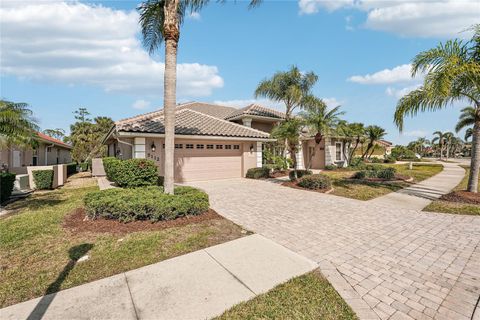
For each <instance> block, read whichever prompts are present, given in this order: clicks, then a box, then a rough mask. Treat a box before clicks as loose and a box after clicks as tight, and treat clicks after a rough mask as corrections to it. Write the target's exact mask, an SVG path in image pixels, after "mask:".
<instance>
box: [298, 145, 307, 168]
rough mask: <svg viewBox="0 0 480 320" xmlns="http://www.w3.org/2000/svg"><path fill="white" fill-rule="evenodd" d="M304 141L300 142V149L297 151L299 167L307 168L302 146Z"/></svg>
mask: <svg viewBox="0 0 480 320" xmlns="http://www.w3.org/2000/svg"><path fill="white" fill-rule="evenodd" d="M302 145H303V143H302V142H301V141H300V144H299V145H298V151H297V154H296V156H297V169H299V170H301V169H305V162H304V160H303V148H302Z"/></svg>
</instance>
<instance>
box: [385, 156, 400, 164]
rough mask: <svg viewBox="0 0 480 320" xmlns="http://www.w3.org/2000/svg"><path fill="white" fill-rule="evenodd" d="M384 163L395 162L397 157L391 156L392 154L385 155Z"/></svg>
mask: <svg viewBox="0 0 480 320" xmlns="http://www.w3.org/2000/svg"><path fill="white" fill-rule="evenodd" d="M383 162H384V163H395V162H397V159H395V158H394V157H392V155H388V156H385V159H384V160H383Z"/></svg>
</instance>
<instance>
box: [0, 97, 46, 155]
mask: <svg viewBox="0 0 480 320" xmlns="http://www.w3.org/2000/svg"><path fill="white" fill-rule="evenodd" d="M37 130H38V125H37V120H36V119H35V118H34V117H33V112H32V111H31V110H30V109H29V106H28V104H26V103H23V102H20V103H16V102H11V101H6V100H0V145H4V146H11V145H18V146H30V145H31V144H32V143H34V140H33V138H34V137H35V133H36V131H37Z"/></svg>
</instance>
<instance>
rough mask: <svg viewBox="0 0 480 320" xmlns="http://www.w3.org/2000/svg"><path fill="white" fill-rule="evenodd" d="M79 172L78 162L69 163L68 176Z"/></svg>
mask: <svg viewBox="0 0 480 320" xmlns="http://www.w3.org/2000/svg"><path fill="white" fill-rule="evenodd" d="M75 173H77V164H76V163H75V162H72V163H69V164H67V177H68V176H71V175H72V174H75Z"/></svg>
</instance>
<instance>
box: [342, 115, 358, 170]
mask: <svg viewBox="0 0 480 320" xmlns="http://www.w3.org/2000/svg"><path fill="white" fill-rule="evenodd" d="M337 133H338V135H341V136H343V137H345V140H346V143H344V144H343V145H344V150H343V153H344V154H346V155H347V152H346V150H349V152H348V155H347V163H348V165H351V164H352V160H353V157H354V155H355V152H356V151H357V149H358V147H359V146H360V144H362V143H363V142H364V141H365V126H364V124H363V123H359V122H354V123H348V122H346V121H344V120H342V121H340V122H339V124H338V126H337Z"/></svg>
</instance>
